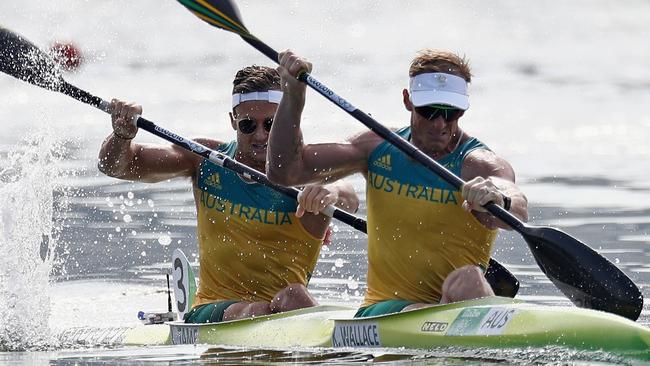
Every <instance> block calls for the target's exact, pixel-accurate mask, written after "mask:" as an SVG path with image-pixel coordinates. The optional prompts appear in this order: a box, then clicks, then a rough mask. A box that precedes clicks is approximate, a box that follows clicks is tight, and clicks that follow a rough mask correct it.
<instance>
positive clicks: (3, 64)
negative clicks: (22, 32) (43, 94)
mask: <svg viewBox="0 0 650 366" xmlns="http://www.w3.org/2000/svg"><path fill="white" fill-rule="evenodd" d="M0 71H2V72H4V73H6V74H9V75H11V76H13V77H15V78H18V79H20V80H24V81H26V82H28V83H30V84H33V85H36V86H40V87H42V88H45V89H49V90H52V91H60V89H61V86H62V85H63V83H64V81H63V78H62V76H61V70H60V69H59V66H58V65H57V64H56V62H54V60H53V59H52V57H50V55H49V54H47V53H45V52H43V51H41V50H40V49H39V48H38V47H36V46H35V45H34V44H33V43H31V42H30V41H28V40H26V39H25V38H23V37H21V36H19V35H17V34H16V33H14V32H12V31H10V30H8V29H6V28H2V27H0Z"/></svg>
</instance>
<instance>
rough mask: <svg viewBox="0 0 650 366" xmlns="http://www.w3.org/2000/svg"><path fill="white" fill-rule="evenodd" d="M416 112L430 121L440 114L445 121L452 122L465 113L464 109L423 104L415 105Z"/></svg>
mask: <svg viewBox="0 0 650 366" xmlns="http://www.w3.org/2000/svg"><path fill="white" fill-rule="evenodd" d="M415 112H416V113H417V114H419V115H420V116H422V117H424V118H426V119H428V120H429V121H433V120H435V119H436V118H438V117H439V116H442V119H443V120H445V122H451V121H455V120H457V119H458V118H459V117H460V115H461V114H462V113H463V110H462V109H456V108H448V107H434V106H423V107H415Z"/></svg>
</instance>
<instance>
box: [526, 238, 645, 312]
mask: <svg viewBox="0 0 650 366" xmlns="http://www.w3.org/2000/svg"><path fill="white" fill-rule="evenodd" d="M523 231H524V232H522V234H523V235H524V238H525V239H526V242H527V243H528V246H529V247H530V250H531V251H532V253H533V256H534V257H535V260H536V261H537V264H539V266H540V268H541V269H542V271H543V272H544V274H546V276H548V278H549V279H550V280H551V281H552V282H553V283H554V284H555V286H557V288H558V289H560V291H562V293H564V295H566V296H567V297H568V298H569V300H571V302H573V303H574V304H575V305H576V306H579V307H583V308H589V309H596V310H602V311H607V312H610V313H614V314H618V315H621V316H624V317H626V318H629V319H632V320H636V319H638V317H639V315H640V314H641V310H642V308H643V295H642V294H641V291H639V288H638V287H637V286H636V285H635V284H634V282H632V280H630V278H629V277H627V276H626V275H625V274H624V273H623V272H622V271H621V270H620V269H618V267H616V266H615V265H614V264H612V263H611V262H610V261H608V260H607V259H605V258H604V257H603V256H601V255H600V254H598V253H597V252H596V251H594V250H593V249H591V248H590V247H589V246H587V245H585V244H583V243H582V242H580V241H579V240H577V239H576V238H574V237H572V236H570V235H568V234H566V233H564V232H562V231H560V230H557V229H554V228H551V227H535V226H526V227H525V230H523Z"/></svg>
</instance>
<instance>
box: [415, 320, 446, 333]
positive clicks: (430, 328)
mask: <svg viewBox="0 0 650 366" xmlns="http://www.w3.org/2000/svg"><path fill="white" fill-rule="evenodd" d="M448 327H449V323H446V322H424V324H422V328H420V330H421V331H423V332H435V333H442V332H444V331H445V330H447V328H448Z"/></svg>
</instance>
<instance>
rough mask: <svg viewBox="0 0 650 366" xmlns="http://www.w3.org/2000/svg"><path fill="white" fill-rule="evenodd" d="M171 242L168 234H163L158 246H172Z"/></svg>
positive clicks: (159, 238)
mask: <svg viewBox="0 0 650 366" xmlns="http://www.w3.org/2000/svg"><path fill="white" fill-rule="evenodd" d="M171 242H172V238H171V237H169V235H167V234H163V235H161V236H159V237H158V244H160V245H163V246H167V245H169V244H171Z"/></svg>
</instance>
